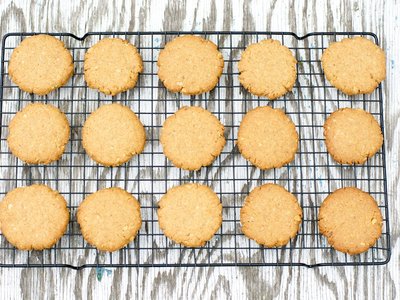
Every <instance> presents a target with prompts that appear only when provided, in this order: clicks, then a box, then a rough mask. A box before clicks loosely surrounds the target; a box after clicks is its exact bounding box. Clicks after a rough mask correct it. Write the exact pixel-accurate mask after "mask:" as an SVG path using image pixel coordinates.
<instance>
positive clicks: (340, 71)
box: [8, 34, 386, 100]
mask: <svg viewBox="0 0 400 300" xmlns="http://www.w3.org/2000/svg"><path fill="white" fill-rule="evenodd" d="M32 61H35V62H36V63H35V64H32V63H31V62H32ZM321 62H322V68H323V70H324V72H325V75H326V77H327V79H328V80H329V81H330V82H331V83H332V85H334V86H335V87H337V88H338V89H339V90H341V91H342V92H344V93H346V94H348V95H355V94H365V93H371V92H372V91H373V90H374V89H375V88H376V87H377V86H378V85H379V83H380V82H381V81H382V80H384V79H385V77H386V63H385V54H384V52H383V50H382V49H381V48H379V47H378V46H377V45H375V44H374V43H373V42H371V41H370V40H368V39H366V38H363V37H356V38H346V39H343V40H342V41H340V42H336V43H332V44H330V45H329V47H328V48H327V49H326V50H325V51H324V52H323V54H322V57H321ZM296 64H297V60H296V58H295V57H294V55H293V53H292V52H291V51H290V49H289V48H287V47H285V46H283V45H281V43H280V42H279V41H277V40H273V39H266V40H262V41H260V42H258V43H254V44H251V45H249V46H248V47H247V48H246V49H245V50H244V52H243V53H242V56H241V59H240V61H239V64H238V69H239V70H238V71H239V74H240V75H239V80H240V82H241V84H242V85H243V86H244V87H245V88H246V89H247V90H248V91H249V92H250V93H252V94H254V95H257V96H262V97H267V98H269V99H271V100H273V99H276V98H279V97H281V96H283V95H284V94H286V93H287V92H289V91H291V90H292V88H293V86H294V84H295V81H296ZM157 66H158V76H159V78H160V80H161V81H162V82H163V84H164V86H165V87H166V88H167V89H168V90H169V91H171V92H181V93H183V94H187V95H197V94H201V93H204V92H208V91H210V90H212V89H213V88H214V87H215V86H216V85H217V83H218V80H219V77H220V76H221V74H222V71H223V67H224V58H223V55H222V54H221V52H220V51H218V48H217V46H216V45H215V44H214V43H213V42H211V41H209V40H205V39H203V38H201V37H198V36H194V35H185V36H179V37H177V38H175V39H174V40H172V41H170V42H168V43H167V44H166V45H165V47H164V49H163V50H161V51H160V54H159V57H158V61H157ZM73 69H74V66H73V58H72V56H71V54H70V52H69V51H68V50H67V49H66V48H65V45H64V43H63V42H62V41H60V40H59V39H56V38H55V37H52V36H49V35H44V34H40V35H35V36H32V37H28V38H26V39H24V40H23V41H22V42H21V44H20V45H19V46H18V47H16V48H15V50H14V51H13V53H12V55H11V58H10V62H9V68H8V72H9V75H10V77H11V80H12V81H13V82H14V83H16V84H17V85H18V86H19V87H20V88H21V89H22V90H24V91H26V92H28V93H35V94H38V95H45V94H47V93H49V92H51V91H53V90H54V89H56V88H58V87H60V86H62V85H64V84H65V83H66V82H67V81H68V80H69V78H70V77H71V76H72V74H73ZM142 71H143V62H142V58H141V56H140V54H139V52H138V50H137V49H136V47H135V46H133V45H132V44H130V43H129V42H128V41H126V40H122V39H118V38H105V39H102V40H100V41H99V42H98V43H97V44H95V45H94V46H92V47H91V48H90V49H89V50H88V51H87V52H86V53H85V60H84V77H85V81H86V82H87V84H88V86H89V87H91V88H94V89H98V90H99V91H101V92H103V93H105V94H109V95H116V94H118V93H121V92H124V91H127V90H128V89H131V88H133V87H134V86H135V85H136V82H137V79H138V75H139V73H141V72H142Z"/></svg>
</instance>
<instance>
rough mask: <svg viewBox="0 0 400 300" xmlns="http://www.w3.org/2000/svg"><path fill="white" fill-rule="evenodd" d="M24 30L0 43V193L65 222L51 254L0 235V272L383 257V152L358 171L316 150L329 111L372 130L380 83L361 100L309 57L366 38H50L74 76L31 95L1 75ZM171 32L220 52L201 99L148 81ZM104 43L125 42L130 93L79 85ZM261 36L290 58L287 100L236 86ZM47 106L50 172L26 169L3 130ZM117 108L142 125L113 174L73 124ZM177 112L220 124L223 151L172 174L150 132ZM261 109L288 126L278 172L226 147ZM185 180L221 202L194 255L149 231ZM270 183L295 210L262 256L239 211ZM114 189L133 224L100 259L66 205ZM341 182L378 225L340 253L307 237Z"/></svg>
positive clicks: (378, 260)
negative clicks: (218, 219) (42, 206)
mask: <svg viewBox="0 0 400 300" xmlns="http://www.w3.org/2000/svg"><path fill="white" fill-rule="evenodd" d="M33 34H35V33H10V34H7V35H5V36H4V38H3V42H2V56H1V86H0V93H1V99H2V101H1V103H0V118H1V140H0V163H1V165H0V172H1V178H0V196H1V198H2V197H3V196H4V195H5V194H6V193H7V192H8V191H9V190H11V189H13V188H16V187H19V186H24V185H30V184H33V183H44V184H47V185H49V186H50V187H52V188H53V189H56V190H58V191H59V192H60V193H61V194H62V195H63V196H64V197H65V199H66V200H67V202H68V207H69V209H70V212H71V221H70V223H69V225H68V229H67V232H66V234H65V235H64V236H63V237H62V238H61V240H60V241H59V242H58V243H57V244H56V245H55V246H54V247H53V248H51V249H48V250H44V251H19V250H16V249H15V248H14V247H13V246H11V245H10V244H9V243H8V242H7V241H6V239H5V238H4V237H3V236H2V235H0V266H3V267H70V268H74V269H81V268H85V267H102V266H103V267H104V266H109V267H121V266H129V267H149V266H157V267H162V266H177V267H178V266H183V267H192V266H193V267H194V266H306V267H315V266H327V265H329V266H334V265H336V266H339V265H340V266H343V265H379V264H385V263H387V262H388V261H389V259H390V253H391V252H390V235H389V220H388V217H389V216H388V199H387V186H386V168H385V147H384V146H383V147H382V149H381V150H380V151H379V152H378V153H377V154H376V155H375V156H374V157H372V158H371V159H369V160H368V161H367V163H366V164H364V165H355V166H343V165H339V164H337V163H335V162H334V161H333V160H332V158H331V157H330V156H329V154H328V153H327V150H326V147H325V144H324V138H323V123H324V121H325V119H326V118H327V116H329V114H330V113H332V112H333V111H335V110H337V109H338V108H343V107H357V108H363V109H365V110H367V111H369V112H370V113H372V115H374V117H375V118H376V119H377V120H378V122H379V123H380V124H381V127H382V130H383V124H384V123H383V100H382V87H381V85H380V86H379V87H378V89H377V90H376V91H374V92H373V93H372V94H370V95H359V96H353V97H349V96H346V95H344V94H342V93H340V92H339V91H338V90H336V89H335V88H334V87H332V86H331V85H330V84H329V82H328V81H327V80H326V79H325V78H324V75H323V71H322V69H321V63H320V57H321V54H322V51H323V50H324V49H325V48H326V47H327V46H328V44H329V43H331V42H333V41H337V40H341V39H342V38H345V37H350V36H364V37H366V38H368V39H371V40H372V41H374V42H375V43H377V44H378V39H377V37H376V35H375V34H373V33H365V32H345V33H331V32H329V33H310V34H307V35H305V36H302V37H299V36H297V35H296V34H294V33H290V32H95V33H87V34H85V35H84V36H83V37H77V36H75V35H73V34H69V33H50V34H51V35H54V36H56V37H58V38H60V39H61V40H63V41H64V42H65V44H66V46H67V48H68V49H69V50H70V51H71V53H72V55H73V58H74V63H75V73H74V75H73V77H72V78H71V79H70V81H69V82H68V83H67V85H65V86H63V87H61V88H60V89H58V90H56V91H54V92H52V93H50V94H48V95H47V96H43V97H41V96H36V95H32V94H27V93H25V92H22V91H21V90H20V89H19V88H18V87H17V86H16V85H15V84H13V83H12V82H11V81H10V79H9V76H8V62H9V58H10V56H11V53H12V51H13V49H14V48H15V47H16V46H17V45H18V44H19V43H20V42H21V41H22V40H23V39H24V38H25V37H27V36H30V35H33ZM182 34H196V35H200V36H202V37H204V38H206V39H210V40H212V41H213V42H214V43H215V44H217V45H218V48H219V50H220V51H221V52H222V54H223V57H224V60H225V66H224V70H223V74H222V76H221V78H220V80H219V83H218V85H217V86H216V88H215V89H214V90H212V91H211V92H209V93H206V94H202V95H199V96H184V95H181V94H173V93H169V92H167V91H166V89H165V88H164V86H163V85H162V83H160V81H159V79H158V77H157V58H158V54H159V52H160V49H162V48H163V47H164V45H165V43H167V42H168V41H170V40H172V39H173V38H175V37H177V36H178V35H182ZM105 37H120V38H123V39H126V40H128V41H130V42H131V43H133V44H134V45H136V47H137V48H138V50H139V52H140V54H141V55H142V58H143V63H144V72H143V73H142V74H141V75H140V76H139V81H138V84H137V86H136V87H135V88H134V89H132V90H129V91H127V92H125V93H122V94H120V95H117V96H114V97H111V96H106V95H103V94H101V93H99V92H97V91H95V90H92V89H90V88H88V87H87V86H86V84H85V81H84V78H83V59H84V53H85V51H86V50H87V49H88V48H90V47H91V46H92V45H93V44H95V43H96V42H97V41H99V40H100V39H102V38H105ZM266 38H273V39H277V40H279V41H280V42H281V43H282V44H284V45H286V46H288V47H289V48H290V49H291V51H292V52H293V54H294V55H295V57H296V59H297V61H298V64H297V81H296V84H295V86H294V88H293V91H292V92H291V93H288V94H287V95H285V96H283V97H282V98H280V99H278V100H275V101H267V100H266V99H263V98H259V97H255V96H252V95H251V94H249V93H248V92H247V91H245V90H244V89H243V88H242V87H241V85H240V83H239V81H238V67H237V64H238V61H239V59H240V55H241V52H242V51H243V50H244V49H245V47H246V46H248V45H249V44H250V43H253V42H257V41H260V40H262V39H266ZM36 101H39V102H45V103H51V104H53V105H55V106H57V107H59V108H60V109H61V110H62V111H63V112H64V113H65V114H66V115H67V117H68V119H69V121H70V124H71V137H70V141H69V143H68V146H67V148H66V151H65V153H64V155H63V156H62V158H61V159H60V160H59V161H57V162H54V163H52V164H50V165H46V166H33V165H26V164H24V163H22V162H21V161H20V160H18V159H16V158H15V157H14V156H13V155H12V154H11V153H10V151H9V149H8V147H7V143H6V137H7V135H8V127H7V126H8V124H9V122H10V119H11V118H12V117H13V116H14V115H15V113H16V112H17V111H19V110H20V109H21V108H23V107H24V106H25V105H27V104H28V103H29V102H36ZM111 102H119V103H122V104H124V105H128V106H129V107H131V108H132V109H133V111H134V112H135V113H136V114H137V115H138V116H139V118H140V119H141V121H142V122H143V124H144V125H145V128H146V134H147V143H146V147H145V149H144V152H143V153H142V154H140V155H138V156H136V157H134V158H133V159H132V160H130V161H129V162H127V163H126V164H124V165H122V166H120V167H114V168H106V167H102V166H99V165H98V164H96V163H94V162H93V161H91V159H90V158H89V157H88V156H87V155H86V154H85V151H84V150H83V148H82V145H81V128H82V124H83V122H84V120H85V119H86V117H87V116H88V114H90V113H91V112H92V111H94V110H95V109H96V108H97V107H99V106H100V105H103V104H106V103H111ZM184 105H198V106H202V107H204V108H206V109H208V110H209V111H211V112H212V113H213V114H215V115H216V116H217V117H218V118H219V119H220V120H221V122H222V123H223V124H224V125H225V137H226V140H227V143H226V146H225V148H224V150H223V152H222V154H221V155H220V156H219V157H218V158H217V159H216V160H215V162H214V163H213V164H212V165H211V166H209V167H206V168H202V169H201V170H200V171H195V172H194V171H184V170H180V169H177V168H175V167H174V166H173V165H172V164H171V162H170V161H168V160H167V159H166V158H165V156H164V155H163V153H162V148H161V145H160V143H159V131H160V128H161V126H162V124H163V122H164V120H165V119H166V118H167V117H168V116H169V115H171V114H173V113H174V112H176V111H177V110H178V109H179V108H180V107H182V106H184ZM261 105H270V106H272V107H275V108H282V109H283V110H284V111H285V112H286V114H287V115H288V116H289V117H290V118H291V119H292V120H293V122H294V123H295V124H296V128H297V131H298V133H299V139H300V141H299V150H298V152H297V154H296V157H295V160H294V161H293V162H291V163H290V164H288V165H287V166H285V167H282V168H279V169H273V170H268V171H260V170H259V169H257V168H255V167H253V166H251V165H250V164H249V163H248V162H247V161H246V160H245V159H244V158H243V157H242V156H241V155H240V153H239V151H238V149H237V147H236V144H235V141H236V139H237V132H238V126H239V124H240V121H241V119H242V117H243V115H244V114H245V113H246V112H247V111H249V110H250V109H251V108H254V107H257V106H261ZM185 182H199V183H202V184H207V185H209V186H210V187H211V188H212V189H213V190H214V191H215V192H216V193H217V194H218V196H219V197H220V199H221V202H222V205H223V223H222V226H221V228H220V230H219V231H218V232H217V234H216V235H215V236H214V238H213V239H212V240H210V241H209V242H207V244H206V245H205V246H204V247H202V248H185V247H182V246H180V245H178V244H175V243H174V242H172V241H170V240H168V239H167V238H166V237H165V236H164V235H163V234H162V231H161V230H160V228H159V226H158V223H157V213H156V209H157V201H158V200H159V199H160V197H161V196H162V195H163V194H164V193H165V192H166V191H167V189H168V188H170V187H172V186H175V185H178V184H182V183H185ZM267 182H273V183H277V184H280V185H282V186H284V187H285V188H286V189H288V190H289V191H290V192H291V193H293V194H294V195H295V196H296V197H297V199H298V200H299V202H300V204H301V207H302V208H303V215H304V218H303V222H302V223H301V227H300V232H299V234H298V235H297V237H296V238H294V239H292V240H291V241H290V243H289V244H288V245H287V246H285V247H281V248H272V249H268V248H263V247H260V246H259V245H257V244H256V243H255V242H254V241H251V240H249V239H248V238H246V237H245V236H244V235H243V234H242V232H241V230H240V220H239V216H240V208H241V207H242V204H243V201H244V199H245V197H246V196H247V195H248V193H249V191H251V190H252V189H253V188H254V187H255V186H258V185H261V184H264V183H267ZM110 186H119V187H121V188H124V189H126V190H127V191H129V192H130V193H132V194H133V195H135V196H136V197H137V198H138V199H139V201H140V203H141V207H142V208H141V212H142V217H143V225H142V228H141V229H140V231H139V234H138V236H137V237H136V239H135V240H134V241H133V242H131V243H130V244H129V245H128V246H127V247H125V248H123V249H121V250H120V251H117V252H114V253H102V252H98V251H97V250H96V249H94V248H93V247H91V246H90V245H88V244H87V243H86V242H85V241H84V240H83V238H82V235H81V233H80V230H79V226H78V224H77V222H76V209H77V207H78V205H79V203H80V202H81V201H82V200H83V199H84V198H85V196H87V195H88V194H90V193H92V192H95V191H97V190H98V189H101V188H106V187H110ZM344 186H356V187H358V188H361V189H362V190H364V191H366V192H368V193H370V194H371V195H372V196H373V197H374V198H375V199H376V201H377V202H378V204H379V207H380V209H381V212H382V215H383V218H384V223H383V233H382V237H381V238H380V239H379V240H378V242H377V243H376V245H375V246H374V247H372V248H371V249H370V250H369V251H368V252H366V253H363V254H361V255H356V256H350V255H347V254H343V253H340V252H337V251H335V250H333V249H332V248H331V247H330V246H329V244H327V241H326V239H325V238H324V237H323V236H321V235H320V233H319V232H318V224H317V216H318V209H319V206H320V204H321V203H322V201H323V200H324V199H325V197H326V196H327V195H328V194H329V193H331V192H332V191H334V190H336V189H337V188H341V187H344Z"/></svg>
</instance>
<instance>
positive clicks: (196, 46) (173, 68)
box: [157, 35, 224, 95]
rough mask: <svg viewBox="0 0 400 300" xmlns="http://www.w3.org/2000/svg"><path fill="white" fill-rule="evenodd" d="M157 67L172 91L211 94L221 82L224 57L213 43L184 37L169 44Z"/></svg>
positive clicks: (188, 93)
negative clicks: (219, 81) (219, 80)
mask: <svg viewBox="0 0 400 300" xmlns="http://www.w3.org/2000/svg"><path fill="white" fill-rule="evenodd" d="M157 65H158V77H160V80H161V81H162V82H163V84H164V85H165V87H166V88H167V89H168V90H169V91H171V92H175V93H176V92H181V93H183V94H186V95H197V94H201V93H205V92H208V91H211V90H212V89H213V88H214V87H215V85H216V84H217V83H218V79H219V77H220V76H221V74H222V70H223V68H224V58H223V57H222V54H221V52H219V51H218V48H217V46H216V45H215V44H214V43H213V42H211V41H209V40H205V39H203V38H201V37H199V36H195V35H184V36H180V37H177V38H175V39H174V40H172V41H170V42H169V43H167V44H166V45H165V48H164V49H163V50H161V52H160V55H159V57H158V62H157Z"/></svg>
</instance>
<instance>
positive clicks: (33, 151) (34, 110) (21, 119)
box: [7, 103, 70, 164]
mask: <svg viewBox="0 0 400 300" xmlns="http://www.w3.org/2000/svg"><path fill="white" fill-rule="evenodd" d="M8 131H9V132H8V137H7V143H8V147H9V148H10V150H11V152H12V153H13V154H14V155H15V156H16V157H18V158H19V159H21V160H23V161H24V162H26V163H28V164H49V163H51V162H53V161H56V160H58V159H60V157H61V155H62V154H63V153H64V150H65V145H66V144H67V143H68V138H69V133H70V129H69V123H68V119H67V117H66V116H65V114H64V113H62V112H61V111H60V110H59V109H58V108H57V107H55V106H53V105H50V104H44V103H31V104H28V105H27V106H26V107H24V108H23V109H22V110H21V111H19V112H17V114H16V115H15V116H14V117H13V118H12V120H11V121H10V124H9V125H8Z"/></svg>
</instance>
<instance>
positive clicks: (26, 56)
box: [8, 34, 74, 95]
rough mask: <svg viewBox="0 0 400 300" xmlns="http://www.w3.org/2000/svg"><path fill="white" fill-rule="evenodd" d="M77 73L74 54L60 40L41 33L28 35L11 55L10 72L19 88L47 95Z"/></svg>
mask: <svg viewBox="0 0 400 300" xmlns="http://www.w3.org/2000/svg"><path fill="white" fill-rule="evenodd" d="M73 72H74V63H73V60H72V56H71V53H70V52H69V51H68V50H67V49H66V48H65V45H64V43H63V42H62V41H60V40H59V39H57V38H55V37H53V36H50V35H46V34H39V35H34V36H31V37H27V38H25V39H24V40H23V41H22V42H21V44H19V46H18V47H17V48H15V49H14V51H13V52H12V54H11V58H10V62H9V64H8V73H9V75H10V78H11V80H12V81H13V82H14V83H15V84H16V85H18V86H19V88H20V89H21V90H23V91H25V92H28V93H34V94H37V95H46V94H48V93H50V92H51V91H53V90H55V89H57V88H59V87H60V86H62V85H64V84H66V83H67V81H68V80H69V78H70V77H71V76H72V74H73Z"/></svg>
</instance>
